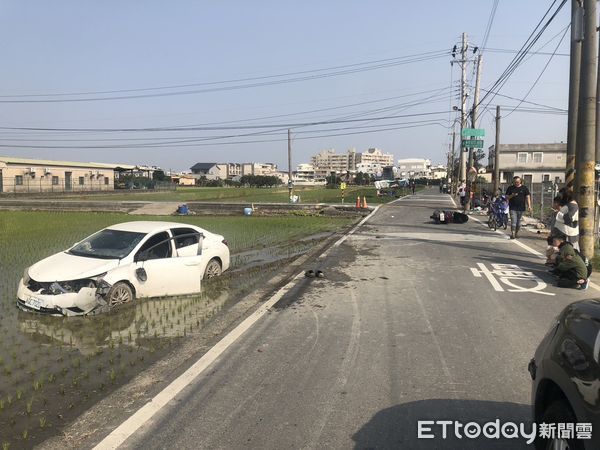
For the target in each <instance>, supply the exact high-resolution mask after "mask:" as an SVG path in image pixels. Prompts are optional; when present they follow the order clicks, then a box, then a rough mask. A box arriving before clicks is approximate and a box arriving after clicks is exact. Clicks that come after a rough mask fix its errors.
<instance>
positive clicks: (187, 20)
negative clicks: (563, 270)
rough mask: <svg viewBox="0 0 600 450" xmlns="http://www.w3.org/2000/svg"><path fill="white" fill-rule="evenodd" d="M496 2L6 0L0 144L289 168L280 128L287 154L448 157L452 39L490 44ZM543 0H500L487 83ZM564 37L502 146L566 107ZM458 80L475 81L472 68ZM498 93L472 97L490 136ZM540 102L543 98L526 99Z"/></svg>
mask: <svg viewBox="0 0 600 450" xmlns="http://www.w3.org/2000/svg"><path fill="white" fill-rule="evenodd" d="M558 3H560V2H556V5H558ZM494 4H495V2H494V0H472V1H466V0H465V1H447V0H444V1H441V0H434V1H429V2H418V1H417V2H415V1H412V2H408V1H398V0H389V1H382V0H371V1H368V2H367V1H355V0H343V1H342V0H330V1H323V0H319V1H316V0H304V1H293V2H292V1H281V0H279V1H275V0H270V1H264V0H255V1H247V0H245V1H242V0H238V1H226V0H224V1H210V2H209V1H177V0H174V1H169V2H167V1H151V0H144V1H141V0H139V1H125V0H119V1H108V0H104V1H96V2H91V1H82V0H72V1H63V0H52V1H47V0H39V1H33V0H3V1H2V2H1V3H0V5H1V13H0V52H1V55H2V58H1V60H2V64H1V67H2V69H1V70H0V137H1V141H0V146H1V147H0V155H10V156H19V157H34V158H52V159H63V160H64V159H66V160H74V161H96V162H121V163H137V164H151V165H160V166H162V167H164V168H166V169H169V168H172V169H179V170H180V169H188V168H189V167H191V166H192V165H193V164H195V163H196V162H228V161H231V162H246V161H257V162H274V163H276V164H278V165H279V167H280V168H281V169H287V131H286V130H287V128H291V129H292V138H293V140H292V146H293V166H294V167H295V166H296V165H297V164H298V163H301V162H308V160H309V158H310V155H312V154H314V153H316V152H318V151H320V150H322V149H326V148H335V149H336V150H338V151H339V152H343V151H346V150H347V149H349V148H356V149H357V150H358V151H364V150H366V149H367V148H369V147H378V148H380V149H382V150H383V151H385V152H388V153H392V154H393V155H394V157H395V159H398V158H406V157H427V158H431V159H432V160H433V161H434V162H445V159H446V152H447V151H448V144H449V132H450V130H451V125H452V122H453V121H454V119H455V117H456V113H451V112H450V111H451V109H452V106H457V105H459V100H458V80H459V78H460V72H459V66H458V65H457V64H455V65H454V66H453V68H452V66H451V64H450V61H451V60H452V55H451V54H450V50H451V49H452V47H453V46H454V45H455V44H460V35H461V33H462V32H466V33H467V34H468V38H469V41H470V42H472V43H473V44H472V45H476V46H480V47H481V46H482V45H483V42H482V41H483V39H484V35H485V30H486V26H487V24H488V21H489V19H490V16H491V12H492V10H493V6H494ZM551 4H552V2H551V1H548V0H545V1H542V0H527V1H522V0H521V1H518V0H502V1H499V2H498V4H497V9H496V12H495V15H494V19H493V22H492V24H491V30H490V33H489V38H488V41H487V45H486V50H485V51H484V53H483V59H484V63H483V71H482V87H483V88H489V87H491V86H492V85H493V84H494V82H495V81H496V80H497V79H498V77H499V76H500V74H501V73H502V72H503V71H504V70H505V69H506V67H507V66H508V65H509V63H510V62H511V60H512V59H513V58H514V56H515V54H516V51H517V50H518V49H520V48H521V47H522V45H523V44H524V43H525V42H526V40H527V39H528V37H529V36H530V34H531V33H532V31H533V30H534V28H535V26H536V25H537V24H538V22H539V21H540V19H542V17H543V15H544V14H545V13H546V11H547V10H548V8H549V7H550V5H551ZM556 5H555V7H554V9H556ZM554 9H553V10H554ZM569 16H570V2H567V4H566V5H565V6H564V7H563V8H562V10H561V11H560V12H559V13H558V15H557V16H556V18H555V19H554V21H553V22H552V23H551V24H550V25H549V26H548V28H547V30H546V31H545V32H544V33H543V35H542V36H541V38H540V39H539V41H538V42H537V44H535V45H534V47H533V50H538V51H539V52H540V53H544V54H536V55H531V56H527V57H526V58H525V60H524V61H523V63H522V64H521V65H519V67H518V68H517V69H516V71H515V72H514V73H513V74H512V76H511V77H510V79H509V80H508V82H507V83H506V84H505V85H504V87H503V88H502V89H501V90H500V94H502V95H506V96H510V97H514V98H516V99H522V98H523V97H524V96H526V95H527V92H528V91H529V90H530V89H531V88H532V86H533V84H534V82H535V80H536V78H538V76H539V75H540V73H542V71H543V70H544V66H545V65H546V64H547V63H548V61H549V60H550V58H551V56H550V54H551V53H552V52H554V51H555V49H556V48H557V45H558V44H559V41H560V38H561V37H562V34H563V33H562V31H564V30H566V27H567V26H568V24H569ZM568 46H569V32H568V31H567V33H566V36H565V38H564V40H563V41H562V44H561V45H560V46H558V54H557V55H555V56H554V57H553V58H552V59H551V61H550V62H549V64H548V66H547V68H546V70H545V71H544V73H543V75H542V76H541V78H540V79H539V81H538V83H537V85H535V87H534V88H533V90H531V92H530V93H529V95H528V96H527V98H526V100H527V102H534V103H538V104H540V105H543V106H537V105H532V104H530V103H523V104H521V106H520V108H527V109H529V111H520V110H516V111H514V112H513V113H512V114H510V115H508V116H507V117H506V118H505V119H503V122H502V128H501V130H502V142H503V143H535V142H560V141H565V140H566V122H567V116H566V115H565V114H564V113H561V111H559V110H564V109H566V107H567V100H568V57H567V56H564V55H565V54H567V53H568V51H569V49H568ZM459 47H460V45H459ZM471 48H472V47H471ZM504 50H511V51H512V52H505V51H504ZM471 55H472V54H471ZM468 78H469V80H470V83H471V84H474V76H473V70H472V66H471V65H470V66H469V70H468ZM469 98H470V99H471V100H472V96H471V97H469ZM489 100H490V98H489V97H488V99H486V100H485V101H484V102H483V105H486V104H488V101H489ZM497 104H499V105H502V108H503V115H505V114H507V113H508V112H510V111H511V110H512V108H514V107H515V106H517V104H518V102H517V101H515V100H511V99H509V98H506V97H501V96H497V97H495V98H494V99H493V100H492V101H491V102H490V103H489V104H488V105H487V108H488V109H484V110H483V111H482V115H481V124H480V126H481V127H482V128H485V129H486V132H487V137H486V147H487V146H489V145H492V144H493V136H494V119H493V116H494V114H495V107H496V105H497ZM511 106H512V108H511ZM547 107H552V108H558V109H559V110H550V109H548V108H547ZM537 108H541V109H543V112H540V111H537V112H535V113H533V112H531V109H537ZM549 111H553V113H551V114H548V112H549ZM554 111H555V112H554ZM323 121H326V122H329V123H326V124H320V125H314V123H315V122H323ZM186 127H187V128H191V129H181V128H186ZM23 128H41V129H42V130H35V129H33V130H32V129H23ZM157 128H159V130H156V129H157ZM160 128H163V129H162V130H160ZM164 128H166V129H164ZM131 129H134V130H131ZM256 141H260V142H256Z"/></svg>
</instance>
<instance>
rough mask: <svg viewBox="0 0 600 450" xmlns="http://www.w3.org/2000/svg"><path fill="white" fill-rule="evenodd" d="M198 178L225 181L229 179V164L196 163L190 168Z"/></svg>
mask: <svg viewBox="0 0 600 450" xmlns="http://www.w3.org/2000/svg"><path fill="white" fill-rule="evenodd" d="M190 170H191V171H192V174H193V175H195V177H196V178H200V177H206V179H207V180H223V179H225V178H227V164H218V163H196V164H194V165H193V166H192V167H190Z"/></svg>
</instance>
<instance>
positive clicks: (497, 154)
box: [494, 105, 500, 195]
mask: <svg viewBox="0 0 600 450" xmlns="http://www.w3.org/2000/svg"><path fill="white" fill-rule="evenodd" d="M499 187H500V105H498V106H496V141H495V142H494V195H496V192H498V188H499Z"/></svg>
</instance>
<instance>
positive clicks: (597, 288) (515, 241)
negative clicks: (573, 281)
mask: <svg viewBox="0 0 600 450" xmlns="http://www.w3.org/2000/svg"><path fill="white" fill-rule="evenodd" d="M469 217H471V218H472V219H473V220H475V221H477V222H479V223H480V224H482V225H484V223H483V222H482V221H481V220H479V219H478V218H477V217H473V216H469ZM496 233H499V234H501V235H503V236H504V233H503V232H502V231H500V230H496ZM510 240H511V241H512V242H514V243H515V244H517V245H518V246H519V247H521V248H523V249H524V250H527V251H528V252H529V253H531V254H533V255H535V256H537V257H539V258H540V259H544V256H543V255H542V254H541V253H540V252H538V251H537V250H534V249H532V248H531V247H529V246H528V245H526V244H523V243H522V242H520V241H519V240H517V239H510ZM588 286H591V287H593V288H594V289H596V290H597V291H600V286H598V285H597V284H596V283H592V282H591V281H590V282H589V284H588Z"/></svg>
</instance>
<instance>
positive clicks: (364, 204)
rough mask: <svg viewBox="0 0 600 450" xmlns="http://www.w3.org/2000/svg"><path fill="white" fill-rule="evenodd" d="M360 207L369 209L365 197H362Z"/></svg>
mask: <svg viewBox="0 0 600 450" xmlns="http://www.w3.org/2000/svg"><path fill="white" fill-rule="evenodd" d="M362 207H363V208H368V207H369V205H367V197H363V205H362Z"/></svg>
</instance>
